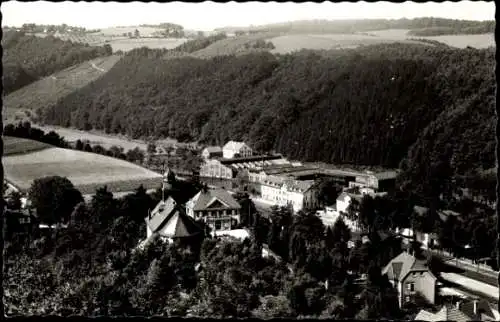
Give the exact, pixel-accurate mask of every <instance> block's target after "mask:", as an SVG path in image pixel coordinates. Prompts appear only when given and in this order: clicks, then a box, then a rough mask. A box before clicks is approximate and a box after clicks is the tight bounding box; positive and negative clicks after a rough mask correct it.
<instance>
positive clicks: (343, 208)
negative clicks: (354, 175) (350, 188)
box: [336, 196, 352, 213]
mask: <svg viewBox="0 0 500 322" xmlns="http://www.w3.org/2000/svg"><path fill="white" fill-rule="evenodd" d="M344 200H345V201H344ZM351 201H352V198H351V197H349V196H347V197H345V198H344V199H343V200H339V199H337V202H336V206H337V211H338V212H345V213H347V208H348V207H349V205H350V204H351Z"/></svg>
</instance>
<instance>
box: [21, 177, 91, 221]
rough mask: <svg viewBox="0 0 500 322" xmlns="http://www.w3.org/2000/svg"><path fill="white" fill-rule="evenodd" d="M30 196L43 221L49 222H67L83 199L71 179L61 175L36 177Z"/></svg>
mask: <svg viewBox="0 0 500 322" xmlns="http://www.w3.org/2000/svg"><path fill="white" fill-rule="evenodd" d="M28 196H29V198H30V200H31V202H32V204H33V206H34V208H35V209H36V212H37V215H38V217H39V219H40V220H41V222H43V223H47V224H55V223H59V222H67V220H68V219H69V215H70V214H71V212H72V211H73V209H74V207H75V206H76V205H77V204H78V203H79V202H81V201H83V197H82V194H81V193H80V191H78V190H76V188H75V187H74V186H73V184H72V183H71V181H69V180H68V179H67V178H66V177H59V176H52V177H45V178H41V179H36V180H35V181H34V182H33V184H32V185H31V188H30V189H29V193H28Z"/></svg>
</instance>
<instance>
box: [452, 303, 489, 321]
mask: <svg viewBox="0 0 500 322" xmlns="http://www.w3.org/2000/svg"><path fill="white" fill-rule="evenodd" d="M460 311H462V312H463V313H464V314H465V315H467V316H470V317H471V318H472V319H473V320H478V319H479V318H480V317H479V316H477V317H476V316H475V314H474V301H473V300H472V301H466V302H464V303H462V304H461V305H460ZM477 311H478V313H480V314H481V321H484V319H483V315H485V316H486V317H487V318H488V319H491V321H495V320H496V318H495V314H494V313H493V310H492V309H491V305H490V304H489V303H488V302H487V301H485V300H478V301H477Z"/></svg>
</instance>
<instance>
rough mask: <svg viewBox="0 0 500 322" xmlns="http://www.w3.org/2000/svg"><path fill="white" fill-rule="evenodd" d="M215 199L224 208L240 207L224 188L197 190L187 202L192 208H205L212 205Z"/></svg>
mask: <svg viewBox="0 0 500 322" xmlns="http://www.w3.org/2000/svg"><path fill="white" fill-rule="evenodd" d="M216 201H218V202H220V203H221V204H222V205H223V206H224V207H225V208H229V209H240V208H241V206H240V204H239V203H238V202H237V201H236V199H234V198H233V196H231V194H230V193H229V192H227V191H226V190H224V189H206V190H203V189H202V190H201V191H200V192H198V193H197V194H196V195H195V196H194V197H193V198H192V199H191V200H190V201H189V202H190V203H191V204H192V207H193V209H194V210H205V209H207V208H209V207H210V206H212V205H213V204H214V203H215V202H216Z"/></svg>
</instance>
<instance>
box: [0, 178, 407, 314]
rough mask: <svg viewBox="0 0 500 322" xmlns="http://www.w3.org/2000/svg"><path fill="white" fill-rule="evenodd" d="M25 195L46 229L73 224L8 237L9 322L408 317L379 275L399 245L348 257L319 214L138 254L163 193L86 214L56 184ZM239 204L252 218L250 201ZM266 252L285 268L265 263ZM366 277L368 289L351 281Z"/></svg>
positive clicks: (93, 204)
mask: <svg viewBox="0 0 500 322" xmlns="http://www.w3.org/2000/svg"><path fill="white" fill-rule="evenodd" d="M179 183H180V182H178V181H175V180H174V181H172V187H171V189H169V190H168V191H166V193H167V195H171V196H173V197H174V198H175V199H176V200H179V201H181V200H182V201H185V200H186V199H189V198H191V197H192V196H193V195H194V194H195V193H196V191H197V190H199V189H200V187H199V186H198V185H197V184H196V183H191V184H190V185H191V187H192V188H195V189H191V190H190V189H187V188H186V187H183V186H182V187H181V186H178V184H179ZM30 191H31V192H32V195H33V196H35V197H34V198H33V206H34V207H36V209H37V212H38V213H39V214H40V215H43V216H42V217H43V218H45V219H46V220H48V221H47V222H50V221H54V220H56V221H57V220H61V219H62V220H63V221H64V222H65V223H67V225H68V226H67V228H65V229H56V230H53V231H49V232H45V233H44V232H43V231H40V230H37V229H34V231H33V233H32V235H30V236H26V235H20V234H17V235H12V237H11V238H8V239H7V241H6V250H5V254H6V256H5V257H6V263H5V268H4V274H5V275H4V276H5V281H6V282H5V285H6V294H5V303H6V312H7V314H9V315H10V314H56V315H63V316H69V315H88V316H116V315H126V316H131V315H138V316H151V315H164V316H169V317H171V316H191V317H201V318H203V317H218V318H227V317H233V318H237V317H259V318H264V319H265V318H273V317H316V318H317V317H324V318H335V319H348V318H351V319H352V318H356V319H377V318H395V319H397V318H403V317H404V316H406V315H407V314H409V313H411V310H409V309H408V308H403V310H400V309H399V307H398V305H397V298H396V294H397V293H396V289H395V288H393V287H392V286H391V285H390V284H389V282H388V280H387V278H386V277H383V276H381V275H380V267H381V265H383V264H384V263H385V262H387V260H388V258H389V259H390V258H392V257H394V256H395V255H397V254H398V253H400V252H401V243H400V241H398V240H397V239H391V240H386V241H381V240H379V239H377V238H376V236H375V235H373V236H371V238H370V239H371V242H370V243H365V244H361V242H359V243H357V245H356V247H355V248H351V249H349V248H348V247H347V242H348V240H349V239H350V237H351V233H350V231H349V229H348V228H347V226H346V225H345V224H344V223H343V222H342V221H341V220H340V221H338V222H337V223H336V224H335V226H333V227H332V228H329V229H326V227H325V226H323V224H322V222H321V220H320V219H319V218H318V217H316V216H314V215H313V214H305V213H301V214H299V215H297V216H293V215H292V213H291V212H290V211H289V210H287V209H285V208H275V209H273V211H272V214H271V217H272V222H273V224H271V223H270V222H269V220H267V219H265V218H263V217H261V216H260V215H258V214H257V213H255V211H253V212H252V213H250V212H248V213H246V214H242V217H243V218H242V221H243V222H245V223H246V224H247V227H248V228H249V230H250V232H251V236H252V237H251V238H249V239H245V240H244V241H243V242H239V241H235V240H233V241H231V240H220V238H211V237H210V236H208V234H201V235H199V236H195V237H193V238H192V239H190V240H184V241H179V240H178V241H176V242H175V244H174V245H166V244H163V243H161V242H160V241H159V240H158V239H154V240H152V241H151V242H150V243H149V244H148V245H146V246H145V247H144V248H143V249H141V248H137V245H138V244H139V242H140V241H141V240H143V239H144V237H145V236H146V227H145V225H146V223H145V222H144V219H143V214H144V213H147V211H148V209H151V208H152V207H154V205H155V204H156V203H157V202H158V201H159V200H160V198H161V192H160V191H156V193H154V194H152V195H148V194H146V191H145V189H143V188H142V187H140V188H138V189H137V191H136V192H135V193H133V194H129V195H127V196H125V197H123V198H120V199H117V198H114V197H113V194H112V193H110V192H109V191H108V190H107V189H106V188H105V187H104V188H100V189H98V190H97V191H96V193H95V195H94V196H93V198H92V200H91V201H90V202H89V203H87V204H85V203H83V202H81V200H82V196H81V194H80V193H79V192H78V191H77V190H75V189H74V187H73V185H72V184H71V182H69V181H68V180H67V179H65V178H61V177H48V178H43V179H41V180H37V181H35V182H34V184H33V186H32V188H31V190H30ZM176 194H177V195H176ZM180 194H182V198H181V195H180ZM69 195H71V198H68V196H69ZM63 196H65V197H63ZM236 198H237V200H238V201H239V202H240V203H241V204H242V205H245V204H246V203H250V206H251V207H248V209H250V208H253V209H254V206H252V205H251V203H252V202H251V200H250V199H249V198H248V195H245V194H238V195H236ZM53 203H56V204H58V205H59V207H58V208H57V209H55V208H54V207H51V205H53ZM75 205H76V207H74V206H75ZM73 207H74V209H73ZM245 208H247V207H245ZM71 209H73V210H71ZM198 224H199V225H200V228H202V230H205V229H207V227H204V224H203V223H202V222H198ZM325 230H326V234H325ZM27 237H28V238H27ZM266 243H268V244H269V246H270V247H272V248H273V249H276V251H278V252H279V253H280V255H281V256H282V258H283V259H286V261H287V262H288V263H287V262H285V261H282V260H281V261H280V260H275V259H273V258H272V257H268V258H264V257H263V256H262V248H263V246H264V244H266ZM348 271H350V272H348ZM362 274H367V275H368V278H367V281H366V283H362V284H359V283H358V284H357V283H355V279H356V278H358V277H359V276H361V275H362ZM326 281H328V285H325V282H326ZM47 286H50V287H47Z"/></svg>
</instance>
